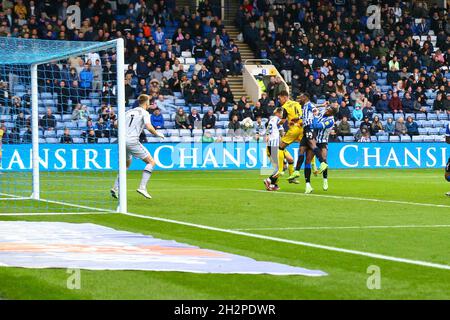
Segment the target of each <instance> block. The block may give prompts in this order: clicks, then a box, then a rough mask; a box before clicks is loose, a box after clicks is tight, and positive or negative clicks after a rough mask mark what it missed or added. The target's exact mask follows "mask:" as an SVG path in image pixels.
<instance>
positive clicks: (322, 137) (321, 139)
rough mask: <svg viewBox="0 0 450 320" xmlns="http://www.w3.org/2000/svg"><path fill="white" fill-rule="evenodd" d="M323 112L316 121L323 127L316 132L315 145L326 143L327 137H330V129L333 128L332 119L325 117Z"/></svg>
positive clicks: (331, 117)
mask: <svg viewBox="0 0 450 320" xmlns="http://www.w3.org/2000/svg"><path fill="white" fill-rule="evenodd" d="M324 113H325V110H323V111H321V112H320V113H319V115H318V116H317V117H316V119H317V120H318V121H319V123H323V124H324V125H325V127H324V128H323V129H318V130H317V136H316V141H317V143H328V137H329V136H330V132H331V129H332V128H333V126H334V117H333V116H328V117H327V116H325V115H324Z"/></svg>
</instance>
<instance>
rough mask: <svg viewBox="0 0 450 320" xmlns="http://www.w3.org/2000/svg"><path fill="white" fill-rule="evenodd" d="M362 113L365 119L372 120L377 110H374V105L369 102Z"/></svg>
mask: <svg viewBox="0 0 450 320" xmlns="http://www.w3.org/2000/svg"><path fill="white" fill-rule="evenodd" d="M362 112H363V116H364V117H367V118H368V119H369V120H372V118H373V114H374V113H375V110H374V109H373V107H372V104H371V103H370V102H369V101H367V103H366V106H365V107H364V108H363V110H362Z"/></svg>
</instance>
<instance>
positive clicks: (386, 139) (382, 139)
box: [378, 136, 389, 142]
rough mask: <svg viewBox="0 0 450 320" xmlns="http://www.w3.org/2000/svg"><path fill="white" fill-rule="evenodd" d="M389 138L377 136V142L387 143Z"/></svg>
mask: <svg viewBox="0 0 450 320" xmlns="http://www.w3.org/2000/svg"><path fill="white" fill-rule="evenodd" d="M388 141H389V136H378V142H388Z"/></svg>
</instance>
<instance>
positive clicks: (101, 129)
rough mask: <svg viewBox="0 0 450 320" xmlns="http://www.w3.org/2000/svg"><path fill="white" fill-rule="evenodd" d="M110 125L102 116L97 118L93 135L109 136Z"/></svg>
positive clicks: (99, 136) (98, 136)
mask: <svg viewBox="0 0 450 320" xmlns="http://www.w3.org/2000/svg"><path fill="white" fill-rule="evenodd" d="M109 129H110V126H109V121H108V120H104V118H103V117H100V118H99V119H98V122H97V124H96V125H95V135H96V137H97V138H109V137H110V130H109Z"/></svg>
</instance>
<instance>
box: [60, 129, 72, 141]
mask: <svg viewBox="0 0 450 320" xmlns="http://www.w3.org/2000/svg"><path fill="white" fill-rule="evenodd" d="M59 142H60V143H63V144H72V143H73V139H72V136H71V135H70V131H69V129H68V128H64V133H63V135H62V136H61V138H60V140H59Z"/></svg>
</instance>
